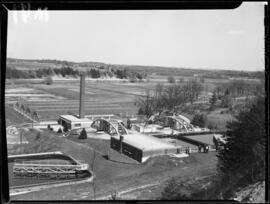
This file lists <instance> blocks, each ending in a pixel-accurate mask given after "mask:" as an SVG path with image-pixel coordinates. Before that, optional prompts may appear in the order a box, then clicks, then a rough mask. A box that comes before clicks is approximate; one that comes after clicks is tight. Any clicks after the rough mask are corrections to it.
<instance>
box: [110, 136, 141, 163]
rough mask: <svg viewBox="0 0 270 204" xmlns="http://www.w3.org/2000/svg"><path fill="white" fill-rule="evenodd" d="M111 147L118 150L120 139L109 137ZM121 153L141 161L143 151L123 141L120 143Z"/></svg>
mask: <svg viewBox="0 0 270 204" xmlns="http://www.w3.org/2000/svg"><path fill="white" fill-rule="evenodd" d="M111 148H112V149H114V150H116V151H120V140H118V139H116V138H113V137H111ZM122 153H123V154H125V155H127V156H129V157H131V158H133V159H134V160H136V161H138V162H142V157H143V151H142V150H141V149H138V148H136V147H134V146H131V145H129V144H127V143H125V142H123V143H122Z"/></svg>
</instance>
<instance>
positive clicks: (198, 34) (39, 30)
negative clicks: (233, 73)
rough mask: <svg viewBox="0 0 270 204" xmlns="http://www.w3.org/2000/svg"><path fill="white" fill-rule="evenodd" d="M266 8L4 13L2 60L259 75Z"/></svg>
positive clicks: (246, 4)
mask: <svg viewBox="0 0 270 204" xmlns="http://www.w3.org/2000/svg"><path fill="white" fill-rule="evenodd" d="M263 22H264V3H262V2H260V3H257V2H256V3H255V2H244V3H242V4H241V6H240V7H238V8H236V9H232V10H133V11H131V10H129V11H124V10H122V11H120V10H114V11H102V10H99V11H93V10H92V11H47V10H43V11H28V12H27V11H9V16H8V36H7V57H11V58H20V59H57V60H68V61H74V62H86V61H95V62H104V63H111V64H128V65H152V66H167V67H185V68H202V69H229V70H244V71H262V70H264V24H263Z"/></svg>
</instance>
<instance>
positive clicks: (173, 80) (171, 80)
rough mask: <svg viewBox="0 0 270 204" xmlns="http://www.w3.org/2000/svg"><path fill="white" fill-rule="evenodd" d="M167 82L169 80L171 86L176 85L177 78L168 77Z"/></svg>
mask: <svg viewBox="0 0 270 204" xmlns="http://www.w3.org/2000/svg"><path fill="white" fill-rule="evenodd" d="M167 80H168V83H171V84H173V83H175V78H174V77H173V76H168V78H167Z"/></svg>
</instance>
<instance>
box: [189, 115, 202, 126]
mask: <svg viewBox="0 0 270 204" xmlns="http://www.w3.org/2000/svg"><path fill="white" fill-rule="evenodd" d="M205 123H206V117H205V115H203V114H196V115H195V116H194V118H193V119H192V121H191V124H193V125H195V126H199V127H205Z"/></svg>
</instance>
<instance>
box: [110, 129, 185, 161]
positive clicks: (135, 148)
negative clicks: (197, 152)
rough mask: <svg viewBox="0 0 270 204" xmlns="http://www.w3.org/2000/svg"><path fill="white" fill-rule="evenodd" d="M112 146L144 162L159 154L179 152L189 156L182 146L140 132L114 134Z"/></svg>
mask: <svg viewBox="0 0 270 204" xmlns="http://www.w3.org/2000/svg"><path fill="white" fill-rule="evenodd" d="M111 148H112V149H115V150H117V151H120V152H122V153H123V154H125V155H127V156H129V157H131V158H133V159H135V160H136V161H138V162H144V161H146V160H147V159H148V158H150V157H153V156H157V155H169V154H178V156H183V157H185V156H187V155H186V154H185V153H183V151H185V150H183V149H182V148H181V146H175V145H173V144H170V143H167V142H165V141H162V140H160V139H158V138H155V137H153V136H148V135H143V134H140V133H130V134H126V135H123V136H120V137H119V136H112V137H111Z"/></svg>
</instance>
